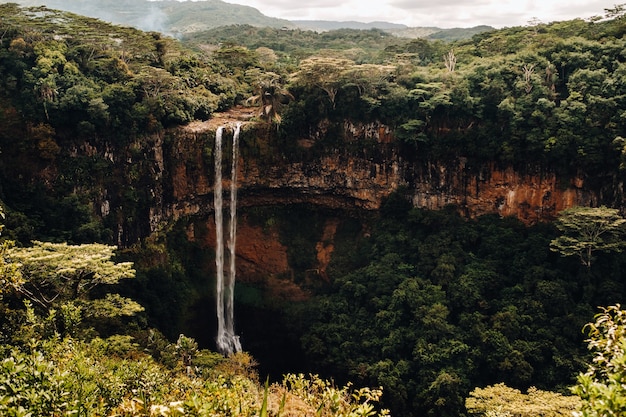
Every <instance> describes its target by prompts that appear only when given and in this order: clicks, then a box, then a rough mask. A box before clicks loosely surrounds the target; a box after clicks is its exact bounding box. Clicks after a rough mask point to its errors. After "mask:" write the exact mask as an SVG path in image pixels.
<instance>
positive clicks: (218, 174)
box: [213, 123, 241, 355]
mask: <svg viewBox="0 0 626 417" xmlns="http://www.w3.org/2000/svg"><path fill="white" fill-rule="evenodd" d="M224 128H225V127H224V126H220V127H219V128H218V129H217V132H216V133H215V150H214V153H215V155H214V156H215V186H214V189H213V205H214V207H215V235H216V245H215V267H216V307H217V338H216V342H217V350H218V351H219V352H220V353H222V354H224V355H230V354H232V353H234V352H240V351H241V342H240V341H239V336H237V335H235V322H234V313H235V311H234V297H235V292H234V290H235V276H236V270H235V249H236V241H237V161H238V159H239V152H238V149H239V144H238V142H239V133H240V132H241V123H237V126H236V127H235V131H234V133H233V152H232V161H231V174H230V219H229V223H228V241H227V247H228V264H229V265H228V271H227V274H226V276H224V215H223V198H224V197H223V190H222V136H223V133H224Z"/></svg>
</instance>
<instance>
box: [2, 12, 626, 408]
mask: <svg viewBox="0 0 626 417" xmlns="http://www.w3.org/2000/svg"><path fill="white" fill-rule="evenodd" d="M622 12H623V8H621V7H616V8H615V9H614V10H607V16H606V17H605V18H603V19H592V20H590V21H584V20H573V21H566V22H556V23H551V24H542V23H539V24H535V25H529V26H526V27H514V28H507V29H502V30H497V31H490V32H485V33H481V34H478V35H475V36H474V37H472V38H471V39H469V40H462V41H457V42H454V43H449V42H444V41H437V40H435V41H433V40H425V39H403V38H398V37H393V36H391V35H388V34H386V33H385V32H383V31H380V30H367V31H358V30H338V31H330V32H327V33H323V34H317V33H315V32H309V31H300V30H278V29H267V28H253V27H249V26H230V27H223V28H219V29H215V30H212V31H208V32H198V33H195V34H193V35H190V36H188V37H187V38H185V39H183V40H181V41H178V40H175V39H172V38H169V37H167V36H164V35H162V34H159V33H156V32H151V33H146V32H141V31H139V30H136V29H132V28H127V27H120V26H113V25H109V24H106V23H103V22H101V21H98V20H94V19H90V18H86V17H82V16H78V15H75V14H71V13H66V12H59V11H55V10H50V9H47V8H45V7H37V8H20V7H18V6H17V5H15V4H1V5H0V74H2V77H0V123H1V125H2V127H3V128H2V129H1V130H0V151H1V154H0V186H1V189H0V200H1V201H2V203H3V224H4V229H3V230H2V238H3V246H2V247H1V249H2V255H3V256H2V258H1V259H0V261H1V262H2V263H1V265H0V267H1V269H2V274H3V275H2V279H1V282H0V311H2V315H0V341H1V342H2V347H0V352H1V353H2V362H1V366H2V368H1V369H2V374H0V411H2V413H4V414H6V415H9V416H13V415H14V416H18V415H19V416H22V415H24V416H26V415H51V416H52V415H55V416H56V415H69V414H77V415H132V416H134V415H198V416H205V415H246V416H252V415H259V416H265V415H323V416H325V415H328V416H330V415H343V416H366V415H375V414H378V415H385V414H386V413H387V411H386V410H387V409H390V410H391V413H392V414H393V415H397V416H408V417H410V416H425V415H429V416H464V415H469V414H472V415H492V416H493V415H496V414H494V413H498V412H502V413H503V414H499V415H508V414H504V413H505V411H502V408H501V407H502V404H499V405H497V404H496V405H493V404H491V403H490V402H489V401H488V400H487V399H486V398H489V396H490V395H492V393H498V394H497V395H500V396H502V398H505V397H506V398H510V403H515V404H517V402H514V401H513V400H515V401H518V400H519V401H522V402H524V401H525V404H527V406H524V407H527V408H528V409H527V410H517V411H519V412H523V413H526V414H520V415H528V416H532V415H571V414H569V411H570V408H569V407H581V406H580V405H579V404H580V403H577V402H575V401H576V400H580V401H582V403H583V405H582V407H587V408H586V409H585V410H587V411H586V412H587V413H588V414H585V415H589V416H592V415H604V414H602V410H601V409H600V407H601V405H597V404H600V403H601V401H599V400H598V399H600V400H601V399H602V398H604V397H603V395H605V394H606V393H607V392H610V391H602V387H604V385H602V384H603V382H604V380H605V379H607V378H608V377H609V376H610V378H608V379H610V381H613V382H615V381H618V382H619V381H621V380H620V378H622V379H623V378H624V375H625V374H624V370H623V369H622V368H623V350H624V344H623V340H624V339H623V337H624V324H625V323H624V322H623V320H624V318H623V312H620V310H619V307H617V308H615V309H611V308H608V307H607V309H606V310H598V306H605V307H606V306H611V305H619V303H622V302H623V299H624V295H625V291H626V288H624V280H623V273H624V268H626V256H625V255H624V254H623V253H622V252H621V250H622V244H621V237H622V236H623V235H622V233H623V219H622V218H621V216H620V213H621V211H620V210H623V208H624V197H623V186H622V184H623V181H624V172H623V169H624V164H625V163H626V159H624V158H626V142H625V140H624V137H626V132H625V131H624V130H625V128H624V126H625V124H624V120H623V119H624V117H625V115H626V56H624V51H625V50H626V49H625V46H626V43H625V42H626V41H624V39H623V35H624V33H625V32H626V20H624V19H622ZM242 104H246V105H250V106H253V105H257V106H259V107H258V108H259V113H258V116H256V117H255V119H254V120H253V121H254V122H255V123H256V124H257V127H256V128H254V129H252V130H251V131H250V132H253V133H248V134H247V135H248V136H246V133H245V132H244V137H243V143H242V149H241V152H242V155H243V158H254V159H255V160H256V161H257V162H258V164H259V165H260V166H264V167H268V166H272V165H276V164H279V163H280V161H285V160H290V159H294V160H306V159H311V158H314V157H316V156H319V155H324V154H327V153H333V152H339V151H338V150H339V149H341V150H342V151H345V152H351V153H355V154H367V153H368V151H369V150H370V149H371V148H373V147H375V146H378V144H376V143H369V142H363V143H355V142H351V141H349V140H347V139H346V138H344V137H342V135H341V134H340V132H341V130H340V128H339V126H341V125H342V124H343V122H344V121H346V120H356V121H360V122H363V123H370V122H371V123H382V124H384V125H386V126H389V127H390V129H391V130H392V131H393V132H394V137H395V141H394V143H393V145H392V146H393V147H394V152H398V153H401V155H402V157H403V158H404V159H405V160H406V161H408V162H410V163H411V164H414V165H415V166H420V165H423V164H428V163H431V162H433V161H444V162H445V161H458V160H460V159H463V160H464V161H465V166H466V167H467V169H468V170H470V171H471V170H472V169H479V167H480V166H481V164H495V165H498V166H513V167H515V168H516V169H518V170H520V171H522V172H530V171H532V172H535V171H540V170H544V171H545V172H548V171H549V172H553V173H556V174H557V175H558V176H559V178H560V179H561V180H562V181H563V183H564V184H565V183H567V182H569V180H571V179H572V178H574V177H576V178H583V179H584V181H585V184H586V186H587V187H589V188H590V189H592V190H594V191H595V192H596V195H597V196H598V198H597V201H595V205H596V206H598V207H600V208H601V210H600V212H599V213H598V212H591V213H590V212H585V211H583V212H580V211H576V210H574V211H573V212H566V213H564V214H563V215H562V216H561V217H559V219H558V221H557V222H556V223H539V224H532V225H527V224H523V223H521V222H520V221H518V220H517V219H514V218H501V217H499V216H496V215H487V216H481V217H479V218H475V219H467V218H465V217H463V216H461V214H459V210H458V207H453V206H452V207H449V208H447V209H445V210H441V211H429V210H425V209H421V208H416V207H413V205H412V204H411V200H410V195H409V191H408V190H407V189H405V188H399V189H398V191H397V192H395V193H393V194H392V195H391V196H390V197H389V198H388V199H386V201H385V203H384V204H383V206H382V207H381V209H380V210H378V211H365V210H357V209H352V210H348V209H338V208H327V207H323V205H317V206H313V205H307V204H293V205H286V206H283V205H278V206H276V205H270V204H268V205H261V206H250V207H244V208H242V209H241V212H240V213H241V216H245V217H246V218H247V219H248V221H250V222H251V223H253V224H255V225H258V226H259V227H262V228H265V229H271V230H276V231H277V233H278V235H279V239H280V242H281V244H283V245H284V246H285V247H286V248H288V249H287V256H288V258H289V259H288V260H289V264H290V266H291V268H292V274H291V275H290V276H289V277H288V279H290V280H292V281H293V282H294V283H296V284H297V285H299V286H300V287H301V288H303V289H305V290H306V291H307V293H308V294H309V295H310V296H309V297H308V298H307V299H306V300H304V301H301V302H297V303H290V302H288V301H284V300H282V301H281V300H269V299H265V298H264V297H263V291H262V290H263V289H262V288H257V287H255V286H254V284H251V283H243V284H242V285H240V286H239V289H238V290H237V291H238V292H237V293H236V297H237V298H236V300H237V311H238V312H239V313H237V314H238V317H237V320H238V321H237V323H238V326H239V329H241V330H242V334H243V335H244V336H243V339H244V348H246V349H247V350H248V349H249V351H250V352H251V353H252V355H253V356H254V358H255V359H256V360H257V361H258V362H259V364H256V363H255V359H252V357H251V356H250V355H249V354H247V353H242V354H238V355H235V356H233V357H229V358H223V357H221V356H220V355H217V354H215V353H213V352H211V351H210V350H209V349H210V347H211V346H210V343H207V342H206V340H207V336H206V335H205V334H203V332H206V330H204V331H200V330H198V328H199V327H201V326H202V325H204V324H206V322H205V323H202V324H201V325H196V324H194V323H190V322H191V321H193V320H192V319H193V317H192V316H193V312H192V310H193V309H194V308H198V307H197V306H198V304H199V303H200V301H202V300H204V302H205V304H206V300H207V299H210V295H207V294H206V291H207V288H206V287H207V286H208V285H207V282H206V279H205V276H206V273H207V267H206V264H207V262H206V260H207V259H208V260H212V258H213V257H214V254H213V253H212V251H211V250H210V248H207V247H206V246H203V245H201V244H200V243H199V242H198V241H193V240H190V239H188V230H189V229H188V225H189V224H191V223H193V222H194V221H196V220H195V219H193V218H191V217H192V216H189V218H183V219H178V221H176V222H174V221H172V222H170V223H167V224H165V225H162V227H160V228H159V229H158V231H157V232H156V233H151V229H150V224H149V222H150V209H151V207H152V206H153V205H155V204H157V202H156V200H157V198H156V196H155V195H154V192H153V184H152V183H153V182H154V178H155V172H153V168H152V167H153V165H151V164H150V163H149V162H150V160H151V159H156V156H154V155H153V153H152V151H151V149H153V148H154V147H155V144H154V143H155V140H156V139H155V137H159V138H161V139H162V141H163V144H162V147H163V148H165V149H169V148H168V147H171V146H172V145H171V144H172V143H173V141H174V140H173V137H172V135H173V133H171V131H172V129H174V128H176V127H177V126H181V125H184V124H187V123H190V122H192V121H196V120H209V119H211V117H212V116H213V115H214V114H215V113H216V112H221V111H225V110H228V109H230V108H233V107H234V106H236V105H242ZM322 125H323V126H325V129H326V130H325V131H324V134H320V137H319V138H318V139H319V140H316V141H314V143H313V144H312V145H311V146H310V147H307V148H303V147H302V146H300V145H299V144H298V143H297V141H295V140H294V138H302V137H308V136H309V135H311V132H318V131H319V127H320V126H322ZM251 135H256V136H254V137H252V136H251ZM209 145H210V144H207V149H205V154H204V155H202V156H201V158H209V157H210V156H212V155H211V152H212V151H211V148H210V146H209ZM390 152H391V151H390ZM190 160H191V158H190ZM102 195H106V196H107V200H106V201H107V204H108V206H107V207H106V208H103V207H102V204H100V206H99V207H96V206H97V205H98V204H97V203H101V201H100V196H102ZM605 206H606V207H605ZM607 207H608V208H607ZM607 213H608V214H610V216H611V217H610V220H607V217H604V214H607ZM328 217H333V218H338V219H340V220H339V222H338V227H337V233H336V236H335V238H334V242H333V244H334V252H333V256H332V260H331V262H330V264H329V269H328V271H327V273H328V277H327V279H326V280H311V279H309V277H308V275H307V271H310V270H312V269H313V268H314V267H315V244H316V242H319V241H322V240H323V236H322V235H323V233H322V230H323V224H324V219H326V218H328ZM302 219H306V221H302ZM598 224H602V225H604V226H603V229H602V230H603V231H604V230H609V231H610V232H607V233H603V234H602V236H601V237H600V238H595V239H591V243H587V242H588V241H587V240H585V239H587V238H588V236H587V235H586V234H585V233H586V230H587V229H586V228H585V226H586V225H590V227H592V228H593V227H595V226H596V225H598ZM607 224H609V225H611V227H610V228H607V227H606V225H607ZM613 226H614V227H613ZM568 233H571V234H568ZM564 237H565V238H564ZM609 237H610V238H609ZM113 245H116V247H117V248H115V247H114V246H113ZM580 245H582V246H580ZM581 247H582V249H581ZM592 249H593V250H592ZM206 310H208V308H206ZM599 312H601V314H600V316H598V317H597V320H598V321H597V322H596V324H595V325H591V326H587V327H584V326H585V324H586V323H590V322H593V321H594V315H596V314H597V313H599ZM583 328H585V331H584V332H583ZM181 333H185V334H184V335H183V334H181ZM588 337H589V338H590V342H589V347H591V349H592V352H593V351H595V352H596V353H597V355H598V356H596V360H595V362H593V363H594V364H595V365H594V366H596V367H597V369H596V368H594V366H590V365H588V364H590V363H591V362H592V359H593V356H592V355H591V354H590V352H589V350H588V349H587V347H588V346H587V343H586V342H585V340H586V339H587V338H588ZM611 338H613V339H611ZM195 339H197V340H195ZM616 345H618V347H617V348H613V347H612V346H616ZM620 361H621V362H620ZM604 365H606V369H609V370H610V371H605V370H603V369H604V368H603V366H604ZM299 372H302V373H312V374H313V375H311V376H309V377H305V376H304V375H301V374H297V373H299ZM583 372H587V373H586V374H584V375H583V374H581V373H583ZM259 373H260V374H261V376H259ZM282 374H286V375H285V376H284V378H283V377H282ZM265 377H268V378H269V381H270V382H272V384H270V383H269V382H268V384H267V385H266V386H265V387H264V386H263V384H262V382H261V381H263V380H264V379H265ZM331 381H334V382H331ZM352 384H353V385H352ZM502 384H504V385H502ZM572 386H576V389H575V390H574V393H575V394H576V396H575V397H571V396H570V395H569V394H571V391H570V387H572ZM361 387H372V388H371V389H370V388H361ZM378 387H382V394H381V391H379V390H378ZM616 387H617V388H616ZM610 389H613V390H615V392H614V393H613V394H612V395H613V398H617V399H616V400H615V404H616V405H615V407H616V408H615V410H618V411H624V410H623V407H624V406H623V405H622V403H623V392H622V391H623V389H622V391H620V389H619V383H617V384H616V385H610V383H609V384H608V385H607V390H610ZM522 392H527V394H522ZM381 395H382V396H381ZM551 395H552V397H551ZM607 395H608V394H607ZM545 398H551V400H550V401H545ZM555 398H558V401H557V400H556V399H555ZM535 399H537V400H535ZM561 400H563V401H564V404H565V405H563V406H562V408H560V409H559V410H546V409H541V408H539V409H537V408H534V407H536V406H537V404H538V403H542V404H544V406H546V404H547V403H550V404H557V403H558V404H561V403H560V401H561ZM596 400H598V403H596V402H594V401H596ZM572 404H574V405H572ZM603 404H604V403H603ZM489 407H492V408H489ZM498 407H500V408H498ZM620 407H621V408H620ZM592 410H596V412H597V413H598V414H593V412H592ZM506 412H508V411H506ZM566 412H567V414H566ZM29 413H30V414H29ZM290 413H291V414H290ZM541 413H543V414H541ZM548 413H553V414H548ZM560 413H563V414H560Z"/></svg>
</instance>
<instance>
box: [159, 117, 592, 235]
mask: <svg viewBox="0 0 626 417" xmlns="http://www.w3.org/2000/svg"><path fill="white" fill-rule="evenodd" d="M219 121H220V122H222V123H226V125H227V126H228V124H227V123H228V122H226V121H224V120H219ZM217 122H218V121H211V122H206V123H196V124H194V125H191V126H187V127H184V128H181V129H180V130H179V131H178V132H177V133H176V134H175V135H174V136H173V141H172V143H171V146H170V147H169V149H167V150H166V151H159V152H155V155H159V157H158V158H157V165H158V166H159V167H163V168H162V169H163V170H164V171H165V173H164V175H162V181H163V183H162V184H161V186H160V188H161V193H162V194H163V196H162V198H158V199H157V200H156V201H159V202H160V203H161V205H160V206H155V207H152V208H151V217H152V220H151V222H150V224H151V225H152V227H153V228H156V227H158V225H159V224H160V222H162V221H163V220H168V219H169V220H172V219H174V220H175V219H177V218H180V217H183V216H188V215H198V214H208V213H210V212H211V210H212V209H211V206H212V181H213V178H212V165H211V164H212V159H211V157H210V155H208V154H207V148H208V149H211V148H212V146H213V142H212V141H213V136H214V132H215V129H216V123H217ZM344 133H345V139H346V140H347V141H348V143H351V144H355V143H356V144H357V145H358V143H359V142H367V143H369V144H370V146H368V148H367V149H368V150H367V151H358V152H353V153H351V152H350V151H349V150H348V147H346V149H339V148H338V149H332V150H331V151H329V152H325V153H323V154H320V155H319V156H317V157H310V156H308V155H307V149H310V148H312V147H313V146H315V139H311V138H302V139H294V141H296V143H298V146H299V147H300V148H302V150H303V153H302V154H300V156H298V157H296V158H292V159H287V158H286V157H282V156H280V155H279V156H276V155H273V156H272V158H271V159H268V158H263V157H250V155H251V154H252V152H250V149H248V148H250V147H251V146H257V147H258V146H267V145H260V144H259V142H262V141H264V140H265V141H269V142H271V141H272V140H273V138H271V137H269V138H265V139H259V138H255V139H254V140H250V139H248V140H247V141H245V140H244V141H242V144H241V146H242V150H241V153H240V154H241V160H240V162H239V174H238V178H239V180H238V186H239V196H240V206H242V207H250V206H268V205H269V206H271V205H289V204H299V203H306V204H312V205H315V206H321V207H327V208H337V209H364V210H376V209H378V208H379V207H380V206H381V204H382V202H383V201H384V199H385V198H386V197H388V196H389V195H390V194H391V193H392V192H394V191H396V190H398V189H399V188H400V187H402V189H403V190H405V192H406V194H407V195H409V196H410V198H411V200H412V203H413V205H414V206H415V207H421V208H427V209H432V210H438V209H441V208H443V207H446V206H449V205H453V206H455V207H456V208H457V209H458V210H459V211H460V212H461V213H462V214H463V215H464V216H467V217H470V218H471V217H476V216H480V215H483V214H494V213H495V214H499V215H501V216H514V217H517V218H519V219H520V220H522V221H523V222H525V223H527V224H533V223H536V222H538V221H549V220H552V219H554V217H555V216H556V215H557V214H558V212H559V211H561V210H563V209H565V208H568V207H571V206H573V205H587V204H592V203H594V202H596V203H597V200H598V198H597V196H596V194H595V193H594V192H593V191H592V190H589V189H587V188H586V187H585V181H584V180H583V179H582V178H573V179H566V180H565V179H561V178H558V177H557V176H556V174H554V173H553V172H550V171H549V170H542V169H540V168H538V167H529V169H526V170H525V172H519V171H516V170H515V169H513V168H512V167H498V166H495V165H494V164H489V163H486V164H483V165H481V166H469V164H468V162H467V160H466V159H465V158H462V157H461V158H457V159H455V160H453V161H442V162H436V161H420V162H409V161H407V159H406V158H403V156H402V154H401V153H400V152H399V151H398V146H396V144H395V143H394V140H393V134H392V132H390V130H389V129H388V128H386V127H384V126H372V125H355V124H352V123H346V124H345V125H344ZM230 134H232V129H231V133H230ZM258 134H259V133H258V131H256V130H255V129H254V128H253V126H252V125H244V128H243V133H242V135H243V137H246V136H247V137H248V138H249V137H250V135H258ZM251 143H254V144H251ZM371 143H375V145H373V146H372V145H371ZM269 146H271V144H270V145H269ZM267 152H268V153H271V152H272V148H270V150H269V151H267ZM311 152H312V151H311ZM303 155H304V156H303ZM159 158H160V159H161V161H159ZM163 158H165V159H164V160H163ZM226 181H228V180H226ZM227 185H228V184H225V185H224V186H225V187H226V186H227Z"/></svg>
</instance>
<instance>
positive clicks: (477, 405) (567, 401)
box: [466, 384, 581, 417]
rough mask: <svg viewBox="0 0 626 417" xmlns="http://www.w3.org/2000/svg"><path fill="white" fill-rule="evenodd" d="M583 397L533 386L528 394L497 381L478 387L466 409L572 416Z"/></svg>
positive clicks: (483, 412)
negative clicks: (490, 384)
mask: <svg viewBox="0 0 626 417" xmlns="http://www.w3.org/2000/svg"><path fill="white" fill-rule="evenodd" d="M580 405H581V403H580V399H579V398H578V397H576V396H564V395H561V394H558V393H556V392H549V391H541V390H538V389H537V388H535V387H530V388H529V389H528V392H527V393H526V394H522V393H521V392H520V391H519V390H517V389H513V388H509V387H507V386H506V385H504V384H497V385H492V386H488V387H485V388H476V389H474V390H473V391H472V392H470V396H469V397H468V398H467V400H466V407H467V412H468V413H469V414H470V415H473V416H485V417H486V416H491V417H496V416H498V417H505V416H519V417H534V416H545V417H559V416H563V417H565V416H571V415H572V414H573V413H574V412H575V411H577V410H579V409H580Z"/></svg>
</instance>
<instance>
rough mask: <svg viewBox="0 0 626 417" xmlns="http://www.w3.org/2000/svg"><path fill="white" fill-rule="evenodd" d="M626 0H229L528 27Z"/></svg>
mask: <svg viewBox="0 0 626 417" xmlns="http://www.w3.org/2000/svg"><path fill="white" fill-rule="evenodd" d="M621 1H622V0H618V1H610V0H609V1H607V0H565V1H564V0H226V2H227V3H236V4H243V5H246V6H252V7H254V8H256V9H259V11H261V13H263V14H264V15H266V16H270V17H279V18H283V19H289V20H310V19H313V20H335V21H345V20H356V21H359V22H372V21H387V22H393V23H403V24H405V25H407V26H436V27H440V28H451V27H472V26H477V25H490V26H494V27H496V28H501V27H505V26H524V25H526V24H528V22H529V21H530V20H532V19H533V18H537V19H539V21H541V22H544V23H549V22H554V21H560V20H569V19H574V18H577V17H580V18H583V19H586V18H588V17H591V16H597V15H604V9H607V8H613V7H614V5H615V4H621Z"/></svg>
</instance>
